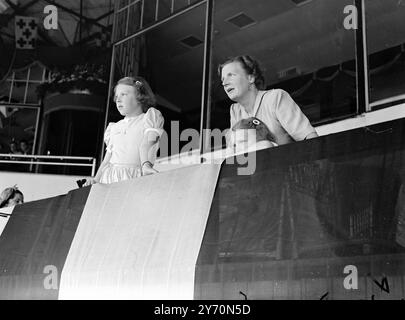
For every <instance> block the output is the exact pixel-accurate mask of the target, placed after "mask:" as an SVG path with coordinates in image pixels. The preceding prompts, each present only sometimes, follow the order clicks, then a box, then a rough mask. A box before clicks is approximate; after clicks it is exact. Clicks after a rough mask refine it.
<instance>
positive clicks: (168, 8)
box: [158, 0, 172, 20]
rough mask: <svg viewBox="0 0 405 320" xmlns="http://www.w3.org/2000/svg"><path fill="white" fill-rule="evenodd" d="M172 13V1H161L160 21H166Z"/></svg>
mask: <svg viewBox="0 0 405 320" xmlns="http://www.w3.org/2000/svg"><path fill="white" fill-rule="evenodd" d="M171 13H172V0H159V14H158V16H159V20H161V19H164V18H166V17H168V16H169V15H171Z"/></svg>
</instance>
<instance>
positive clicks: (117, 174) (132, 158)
mask: <svg viewBox="0 0 405 320" xmlns="http://www.w3.org/2000/svg"><path fill="white" fill-rule="evenodd" d="M163 123H164V119H163V116H162V114H161V113H160V111H158V110H157V109H155V108H149V109H148V111H147V112H146V113H142V114H140V115H139V116H136V117H125V118H124V119H122V120H120V121H118V122H116V123H114V122H110V123H109V124H108V126H107V129H106V131H105V133H104V142H105V144H106V145H107V152H111V158H110V162H109V164H107V165H106V166H105V167H104V168H103V170H102V172H101V177H100V182H101V183H113V182H118V181H123V180H129V179H133V178H136V177H139V176H141V170H140V167H141V159H140V153H139V149H140V146H141V143H142V141H143V138H144V136H145V135H146V133H147V132H149V131H155V132H157V133H158V134H159V136H160V135H161V134H162V133H163ZM154 148H155V150H156V151H157V148H158V145H155V146H154ZM154 154H156V153H154Z"/></svg>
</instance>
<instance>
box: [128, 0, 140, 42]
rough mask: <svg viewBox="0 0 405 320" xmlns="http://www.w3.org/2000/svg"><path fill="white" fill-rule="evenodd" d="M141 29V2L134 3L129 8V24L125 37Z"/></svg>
mask: <svg viewBox="0 0 405 320" xmlns="http://www.w3.org/2000/svg"><path fill="white" fill-rule="evenodd" d="M140 27H141V2H140V1H139V2H136V3H135V4H133V5H131V6H130V7H129V23H128V30H127V32H126V35H130V34H133V33H134V32H135V31H137V30H138V29H139V28H140Z"/></svg>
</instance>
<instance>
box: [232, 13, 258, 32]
mask: <svg viewBox="0 0 405 320" xmlns="http://www.w3.org/2000/svg"><path fill="white" fill-rule="evenodd" d="M226 21H228V22H229V23H232V24H233V25H234V26H236V27H238V28H239V29H243V28H247V27H249V26H251V25H253V24H255V23H256V20H254V19H252V18H251V17H249V16H248V15H247V14H245V13H243V12H241V13H238V14H237V15H236V16H233V17H230V18H228V19H226Z"/></svg>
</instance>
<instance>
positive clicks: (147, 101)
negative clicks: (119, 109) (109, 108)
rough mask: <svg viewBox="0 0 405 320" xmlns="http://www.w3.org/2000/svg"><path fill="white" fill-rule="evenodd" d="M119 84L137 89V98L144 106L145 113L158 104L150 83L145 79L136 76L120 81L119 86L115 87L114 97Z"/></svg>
mask: <svg viewBox="0 0 405 320" xmlns="http://www.w3.org/2000/svg"><path fill="white" fill-rule="evenodd" d="M119 84H125V85H128V86H131V87H134V88H135V92H136V97H137V99H138V101H139V103H140V104H141V106H142V111H143V112H146V111H148V109H149V108H150V107H153V106H154V105H155V104H156V98H155V95H154V93H153V91H152V89H151V88H150V86H149V84H148V82H147V81H146V80H145V79H144V78H142V77H140V76H135V77H125V78H122V79H120V80H118V82H117V84H116V85H115V87H114V95H115V89H116V88H117V86H118V85H119ZM114 101H115V96H114Z"/></svg>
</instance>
